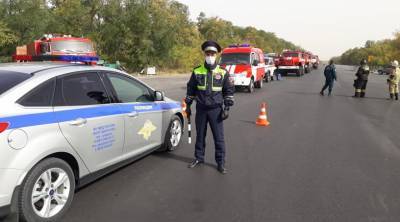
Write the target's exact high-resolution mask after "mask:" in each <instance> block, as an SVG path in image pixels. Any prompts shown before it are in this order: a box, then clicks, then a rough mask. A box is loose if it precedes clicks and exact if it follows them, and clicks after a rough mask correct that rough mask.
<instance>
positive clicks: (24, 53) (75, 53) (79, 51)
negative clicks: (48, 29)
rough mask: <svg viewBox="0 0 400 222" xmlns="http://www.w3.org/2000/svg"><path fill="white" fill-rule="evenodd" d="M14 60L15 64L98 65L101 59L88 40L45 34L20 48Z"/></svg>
mask: <svg viewBox="0 0 400 222" xmlns="http://www.w3.org/2000/svg"><path fill="white" fill-rule="evenodd" d="M12 59H13V61H14V62H30V61H63V62H77V63H90V64H96V62H97V61H98V60H99V57H98V56H97V54H96V51H95V49H94V46H93V43H92V41H91V40H90V39H88V38H77V37H72V36H71V35H60V34H45V35H44V36H43V37H42V38H40V39H38V40H35V41H34V42H32V43H30V44H28V45H24V46H18V47H17V49H16V53H15V55H13V56H12Z"/></svg>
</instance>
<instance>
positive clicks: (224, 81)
mask: <svg viewBox="0 0 400 222" xmlns="http://www.w3.org/2000/svg"><path fill="white" fill-rule="evenodd" d="M201 49H202V50H203V52H204V56H205V62H204V64H203V65H201V66H198V67H196V68H194V70H193V73H192V76H191V77H190V80H189V82H188V83H187V95H186V99H185V101H186V104H187V109H186V111H187V114H188V115H190V114H191V109H190V107H191V104H192V103H193V101H194V100H196V119H195V122H196V133H197V137H196V145H195V153H194V156H195V159H194V160H193V162H192V163H190V164H189V166H188V167H189V168H194V167H196V166H198V165H201V164H202V163H204V154H205V146H206V134H207V125H208V124H210V128H211V131H212V133H213V137H214V144H215V161H216V162H217V165H218V167H217V169H218V171H219V172H220V173H222V174H226V172H227V171H226V168H225V141H224V128H223V123H222V121H223V120H225V119H227V118H228V116H229V107H231V106H233V104H234V100H233V94H234V91H235V87H234V79H233V76H230V75H229V74H227V72H226V70H225V69H222V68H221V67H220V66H219V65H218V64H217V54H218V53H220V52H221V46H219V45H218V43H216V42H214V41H206V42H204V43H203V44H202V46H201ZM223 106H225V108H223Z"/></svg>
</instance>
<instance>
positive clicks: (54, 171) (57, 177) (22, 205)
mask: <svg viewBox="0 0 400 222" xmlns="http://www.w3.org/2000/svg"><path fill="white" fill-rule="evenodd" d="M46 180H48V181H46ZM62 181H63V182H62ZM61 182H62V183H61ZM57 184H59V185H58V188H57V187H56V186H57ZM34 190H35V191H36V194H37V198H36V202H34V201H33V199H34V198H33V195H34ZM74 194H75V176H74V173H73V171H72V169H71V167H70V166H69V165H68V163H66V162H65V161H64V160H61V159H58V158H48V159H45V160H43V161H41V162H39V163H38V164H37V165H36V166H34V167H33V168H32V169H31V170H30V171H29V173H28V174H27V176H26V178H25V180H24V182H23V183H22V185H21V190H20V195H19V200H18V208H19V214H20V217H21V219H22V221H29V222H39V221H40V222H48V221H58V220H60V219H61V218H62V217H63V216H64V214H65V213H66V212H67V211H68V209H69V208H70V206H71V203H72V200H73V198H74ZM60 197H61V198H60ZM58 201H60V202H63V203H62V204H60V203H59V202H58ZM46 203H48V204H46ZM53 205H54V206H53ZM46 206H49V208H45V207H46ZM51 208H52V209H51ZM46 209H49V210H46Z"/></svg>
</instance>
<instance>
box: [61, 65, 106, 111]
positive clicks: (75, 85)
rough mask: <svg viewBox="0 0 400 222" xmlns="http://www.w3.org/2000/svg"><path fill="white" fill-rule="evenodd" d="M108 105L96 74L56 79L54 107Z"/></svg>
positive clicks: (101, 84) (103, 89) (102, 86)
mask: <svg viewBox="0 0 400 222" xmlns="http://www.w3.org/2000/svg"><path fill="white" fill-rule="evenodd" d="M106 103H110V98H109V96H108V94H107V92H106V90H105V87H104V85H103V83H102V81H101V79H100V77H99V75H98V74H97V73H94V72H93V73H79V74H72V75H68V76H64V77H61V78H58V79H57V84H56V95H55V98H54V105H55V106H84V105H97V104H106Z"/></svg>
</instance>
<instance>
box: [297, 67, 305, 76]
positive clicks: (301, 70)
mask: <svg viewBox="0 0 400 222" xmlns="http://www.w3.org/2000/svg"><path fill="white" fill-rule="evenodd" d="M296 75H297V76H303V75H304V67H303V66H300V67H299V69H298V70H297V73H296Z"/></svg>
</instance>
